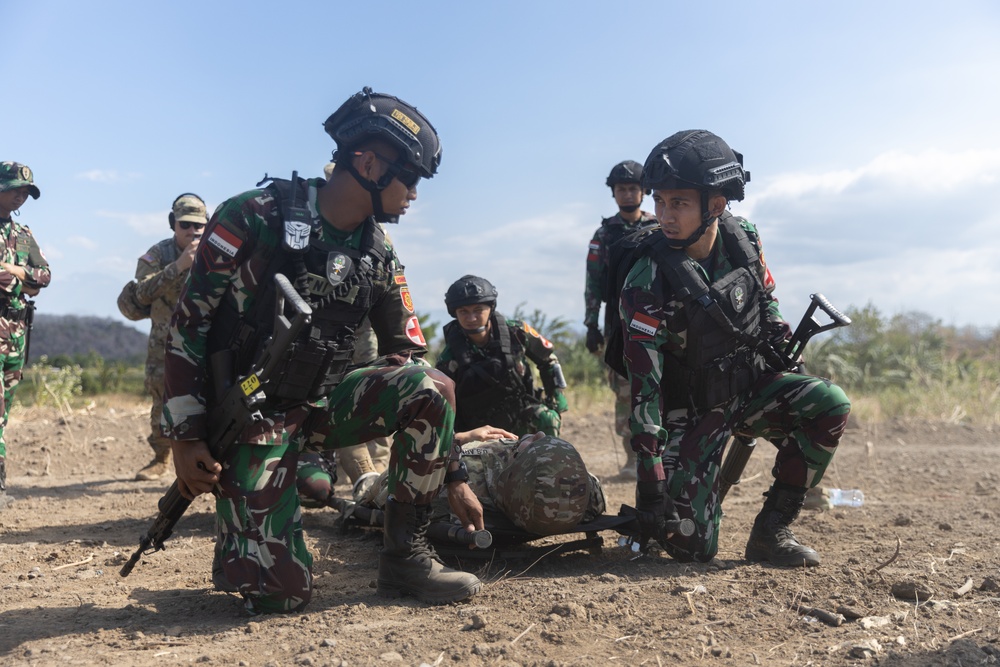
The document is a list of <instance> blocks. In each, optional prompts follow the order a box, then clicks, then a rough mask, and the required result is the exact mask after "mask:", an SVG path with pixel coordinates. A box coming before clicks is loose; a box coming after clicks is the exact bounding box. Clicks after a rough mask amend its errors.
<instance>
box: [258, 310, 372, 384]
mask: <svg viewBox="0 0 1000 667" xmlns="http://www.w3.org/2000/svg"><path fill="white" fill-rule="evenodd" d="M353 356H354V335H353V334H352V333H351V332H350V331H349V330H345V331H343V332H342V334H341V335H340V336H338V337H337V338H335V339H330V340H325V339H324V338H322V336H321V331H320V329H319V328H318V327H310V328H309V330H308V332H307V334H306V335H305V336H300V337H299V339H298V340H297V341H295V343H293V344H292V347H291V349H290V350H289V352H288V355H287V357H286V359H285V361H284V363H282V364H281V370H280V371H279V373H278V375H277V376H276V377H275V378H274V380H272V382H271V383H269V385H268V386H267V387H266V388H265V390H264V391H265V395H266V396H267V398H268V402H274V401H278V402H281V403H287V402H303V401H306V402H311V401H318V400H320V399H321V398H323V397H325V396H327V395H328V394H329V393H330V392H331V391H333V389H334V387H336V386H337V385H338V384H340V381H341V380H343V379H344V376H345V375H346V374H347V369H348V366H350V365H351V358H352V357H353Z"/></svg>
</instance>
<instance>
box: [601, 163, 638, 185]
mask: <svg viewBox="0 0 1000 667" xmlns="http://www.w3.org/2000/svg"><path fill="white" fill-rule="evenodd" d="M641 182H642V165H641V164H639V163H638V162H636V161H635V160H625V161H624V162H619V163H618V164H616V165H615V166H614V167H612V168H611V173H610V174H608V180H606V181H604V184H605V185H607V186H608V187H609V188H611V191H612V192H614V190H615V186H616V185H617V184H619V183H641Z"/></svg>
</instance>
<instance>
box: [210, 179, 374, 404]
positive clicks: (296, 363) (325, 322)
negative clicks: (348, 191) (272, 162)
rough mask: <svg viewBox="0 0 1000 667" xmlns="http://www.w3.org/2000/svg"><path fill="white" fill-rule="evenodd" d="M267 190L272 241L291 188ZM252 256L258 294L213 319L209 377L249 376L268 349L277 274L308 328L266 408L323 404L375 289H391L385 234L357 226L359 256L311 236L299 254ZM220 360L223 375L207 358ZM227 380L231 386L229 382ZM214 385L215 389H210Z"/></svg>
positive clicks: (267, 251) (279, 251)
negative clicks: (262, 264) (299, 303)
mask: <svg viewBox="0 0 1000 667" xmlns="http://www.w3.org/2000/svg"><path fill="white" fill-rule="evenodd" d="M298 187H300V188H301V190H300V193H299V195H298V197H301V198H302V200H303V201H304V200H305V193H306V192H307V191H308V185H307V184H306V182H305V181H301V182H300V183H299V185H298ZM268 190H269V191H270V193H271V194H272V195H273V196H274V197H275V199H276V200H277V204H278V205H277V206H275V207H274V208H273V213H272V215H270V216H268V219H267V225H268V227H269V228H270V229H271V230H272V231H273V232H274V234H275V235H276V236H277V237H278V238H281V237H282V236H283V235H284V228H283V225H284V221H283V218H282V214H281V210H282V206H281V203H282V201H283V199H284V198H285V197H288V196H289V193H290V191H291V182H290V181H287V180H284V179H274V181H273V182H272V184H271V185H269V186H268ZM257 252H258V253H260V254H261V255H262V256H263V257H264V258H265V260H266V261H267V269H266V271H265V272H264V274H263V275H262V276H260V278H259V285H260V290H259V292H258V293H257V296H256V299H255V301H254V303H253V305H252V306H251V308H250V309H249V310H248V311H247V312H246V313H244V314H243V315H242V317H241V316H240V315H239V314H238V313H237V312H236V311H235V308H236V306H235V303H233V302H232V301H231V300H230V299H223V301H222V304H220V310H222V309H223V304H224V305H225V307H226V309H227V310H228V311H229V312H228V313H225V314H223V316H222V317H220V318H217V320H218V321H217V322H216V323H213V327H212V329H211V331H210V332H209V352H210V354H212V355H213V357H212V372H213V375H214V374H217V373H226V370H225V369H226V366H229V365H230V364H231V368H232V371H230V372H228V377H230V378H235V377H236V376H237V375H239V374H242V373H246V372H247V371H249V370H250V369H251V368H252V366H253V364H254V362H255V361H256V360H257V359H258V358H259V357H260V355H261V353H262V352H263V351H264V349H265V348H266V347H267V344H268V338H269V337H270V335H271V333H272V329H273V326H274V311H275V299H276V288H275V285H274V274H275V273H282V274H284V275H285V276H286V277H287V278H288V279H289V280H290V281H292V282H293V284H294V285H295V289H296V291H297V292H299V294H300V296H302V298H303V299H305V300H306V302H307V303H308V304H309V306H310V307H311V308H312V310H313V312H312V320H311V322H310V324H309V325H307V326H305V327H303V330H302V332H301V333H300V334H299V337H298V339H297V340H296V341H295V343H293V344H292V346H291V349H290V350H289V352H288V354H287V356H286V359H285V360H284V362H283V363H281V364H279V366H278V367H279V368H280V369H281V370H280V372H279V373H278V375H277V376H276V377H274V378H272V380H271V381H270V382H268V384H267V386H265V387H264V393H265V395H266V396H267V404H268V406H270V407H278V406H282V407H284V406H289V405H293V404H296V403H303V402H312V401H317V400H319V399H321V398H323V397H325V396H327V395H328V394H329V393H330V392H331V391H332V390H333V388H334V387H336V386H337V384H339V383H340V381H341V380H342V379H343V377H344V375H345V374H346V373H347V369H348V366H349V365H350V363H351V358H352V356H353V355H354V343H355V336H354V332H355V330H356V329H357V328H358V326H359V325H360V324H361V321H362V320H363V319H364V317H365V315H367V314H368V311H369V310H371V307H372V305H373V304H374V303H375V302H376V301H377V300H378V298H379V297H381V289H384V287H382V286H385V285H388V284H389V282H390V279H389V277H390V274H391V267H390V266H389V256H388V254H387V253H386V249H385V233H384V232H383V231H382V227H381V226H380V225H378V224H375V223H374V222H372V221H367V222H365V223H364V232H363V236H362V239H361V244H360V248H359V249H357V250H355V249H353V248H348V247H345V246H341V245H338V244H335V243H328V242H324V241H321V240H320V239H319V238H318V234H317V233H316V231H315V229H314V230H313V233H312V234H311V235H310V237H309V246H308V248H307V249H306V250H304V251H302V252H293V251H289V250H285V249H284V248H283V247H282V246H281V244H278V245H277V246H275V247H268V248H261V247H259V246H258V249H257ZM219 351H221V352H223V353H224V355H225V354H226V353H228V354H229V355H230V356H229V359H231V360H232V361H231V362H230V361H229V359H227V358H226V357H225V356H224V355H223V356H222V361H221V364H222V368H221V369H219V368H217V366H219V362H216V360H215V355H214V353H216V352H219ZM231 381H232V380H231V379H230V382H231ZM214 384H215V385H216V386H218V385H219V383H218V381H216V382H215V383H214Z"/></svg>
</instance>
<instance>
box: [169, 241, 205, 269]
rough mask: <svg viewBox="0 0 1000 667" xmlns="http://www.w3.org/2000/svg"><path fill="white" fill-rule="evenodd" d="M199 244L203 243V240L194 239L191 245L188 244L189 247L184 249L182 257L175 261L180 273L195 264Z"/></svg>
mask: <svg viewBox="0 0 1000 667" xmlns="http://www.w3.org/2000/svg"><path fill="white" fill-rule="evenodd" d="M199 243H201V239H194V240H193V241H191V243H189V244H188V247H186V248H184V250H183V252H181V254H180V257H178V258H177V259H176V260H175V261H174V264H176V265H177V269H178V271H185V270H187V269H190V268H191V265H192V264H194V256H195V253H197V252H198V244H199Z"/></svg>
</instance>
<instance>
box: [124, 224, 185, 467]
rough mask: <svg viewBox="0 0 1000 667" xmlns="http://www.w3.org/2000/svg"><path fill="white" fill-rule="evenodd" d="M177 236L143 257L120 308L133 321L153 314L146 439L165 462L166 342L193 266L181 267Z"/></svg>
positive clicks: (167, 451)
mask: <svg viewBox="0 0 1000 667" xmlns="http://www.w3.org/2000/svg"><path fill="white" fill-rule="evenodd" d="M180 252H181V250H180V248H178V247H177V243H176V241H175V240H174V237H173V236H171V237H170V238H168V239H163V240H162V241H160V242H159V243H157V244H156V245H154V246H153V247H152V248H150V249H149V250H147V251H146V254H145V255H143V256H142V257H140V258H139V262H138V265H137V266H136V269H135V280H133V281H132V282H130V283H128V284H127V285H125V287H124V288H123V289H122V291H121V294H119V295H118V310H119V311H120V312H121V314H122V315H124V316H125V317H127V318H128V319H130V320H132V321H139V320H142V319H145V318H147V317H148V318H150V320H152V324H151V326H150V329H149V341H148V343H147V345H146V391H147V392H149V394H150V396H152V397H153V405H152V407H151V409H150V411H149V425H150V431H149V435H148V436H146V442H148V443H149V446H150V447H151V448H152V449H153V454H154V456H155V457H156V460H161V459H162V460H163V461H164V462H165V461H166V460H167V459H168V458H169V456H170V441H169V440H168V439H167V438H164V437H163V436H162V435H161V434H160V417H161V415H162V414H163V358H164V349H163V348H164V345H165V344H166V341H167V334H168V333H169V331H170V318H171V316H172V315H173V313H174V306H176V305H177V300H178V298H180V295H181V290H182V289H183V288H184V283H185V282H186V281H187V277H188V273H189V272H190V270H189V269H184V270H182V271H178V270H177V265H176V264H174V261H175V260H176V259H177V257H178V256H179V255H180Z"/></svg>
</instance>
